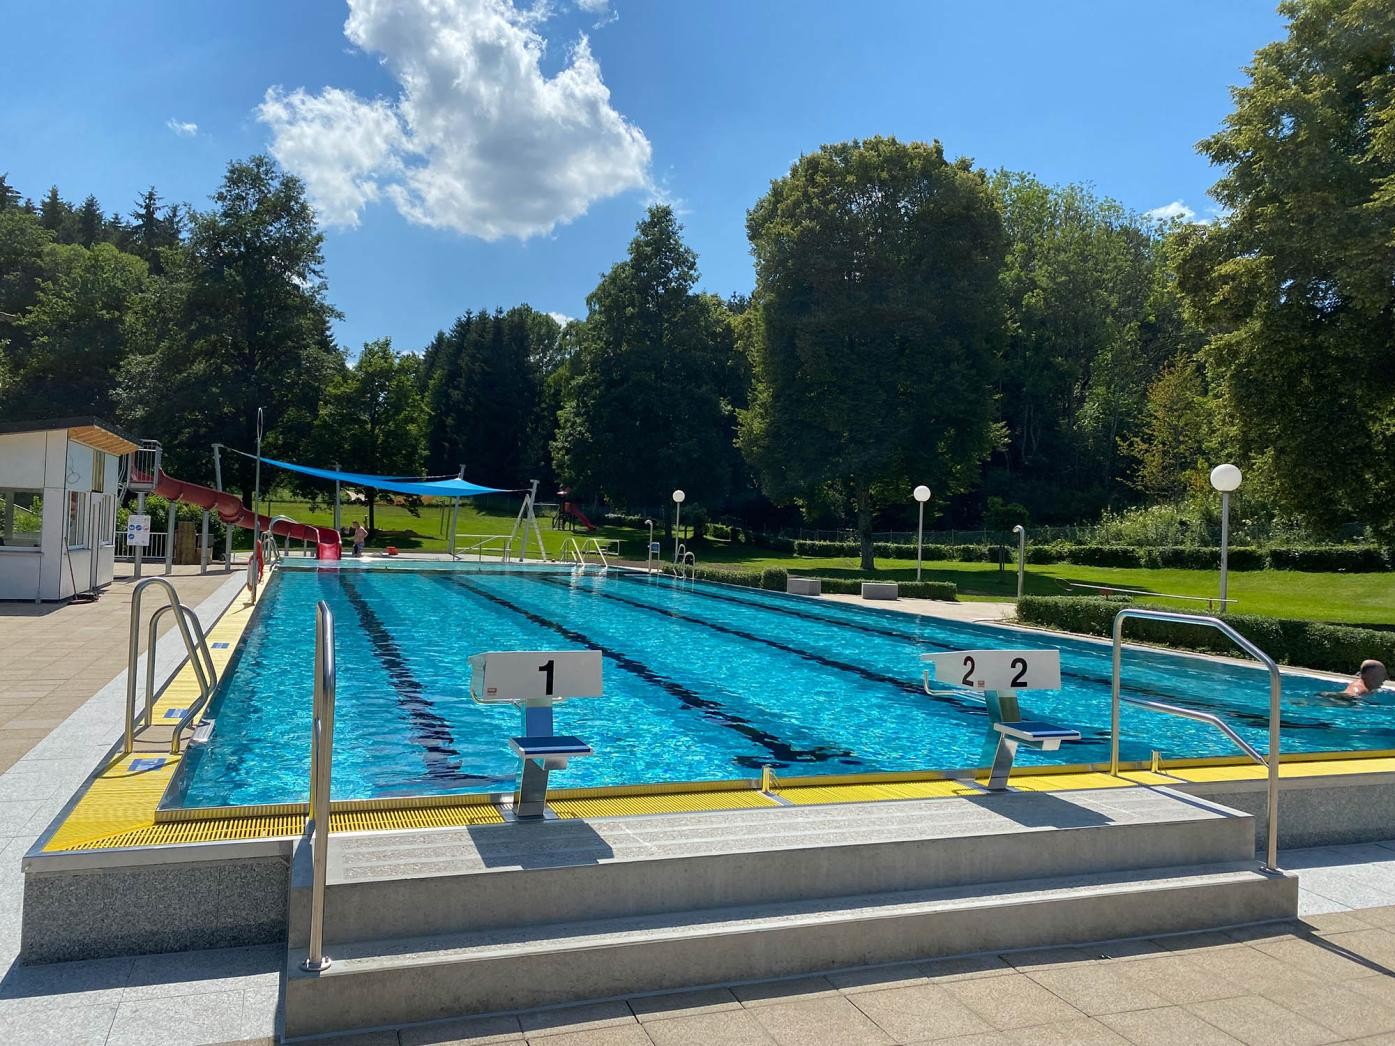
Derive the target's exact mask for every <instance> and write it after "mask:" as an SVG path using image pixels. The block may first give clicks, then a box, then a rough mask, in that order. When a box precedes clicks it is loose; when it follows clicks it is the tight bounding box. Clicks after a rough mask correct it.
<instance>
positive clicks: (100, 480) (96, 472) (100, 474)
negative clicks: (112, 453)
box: [92, 450, 107, 494]
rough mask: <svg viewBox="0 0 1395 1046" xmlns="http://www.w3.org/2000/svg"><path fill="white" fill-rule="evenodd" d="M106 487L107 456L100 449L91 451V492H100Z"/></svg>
mask: <svg viewBox="0 0 1395 1046" xmlns="http://www.w3.org/2000/svg"><path fill="white" fill-rule="evenodd" d="M106 489H107V456H106V455H105V454H103V453H102V452H101V451H100V450H94V451H93V452H92V493H94V494H100V493H102V492H103V491H105V490H106Z"/></svg>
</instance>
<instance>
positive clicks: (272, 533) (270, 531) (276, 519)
mask: <svg viewBox="0 0 1395 1046" xmlns="http://www.w3.org/2000/svg"><path fill="white" fill-rule="evenodd" d="M283 521H284V522H286V523H295V520H294V519H292V518H291V517H290V516H273V517H272V518H271V523H270V524H269V525H268V526H267V528H266V533H267V536H268V537H270V538H271V540H272V543H273V544H274V543H275V541H276V524H277V523H281V522H283ZM297 525H298V524H297ZM276 551H277V552H278V553H279V552H280V551H281V549H280V546H279V545H278V546H277V549H276ZM290 551H291V535H290V534H289V533H287V534H286V554H287V555H289V554H290Z"/></svg>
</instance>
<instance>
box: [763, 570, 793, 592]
mask: <svg viewBox="0 0 1395 1046" xmlns="http://www.w3.org/2000/svg"><path fill="white" fill-rule="evenodd" d="M789 576H790V575H789V571H788V570H782V569H781V568H779V567H766V568H765V569H764V570H762V571H761V572H760V587H761V588H765V589H769V590H770V591H771V592H783V591H784V590H785V582H787V581H788V580H789Z"/></svg>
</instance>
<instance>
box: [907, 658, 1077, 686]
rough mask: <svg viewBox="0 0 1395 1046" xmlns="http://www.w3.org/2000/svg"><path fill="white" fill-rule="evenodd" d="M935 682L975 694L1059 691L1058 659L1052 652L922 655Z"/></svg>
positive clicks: (1059, 664) (1059, 666)
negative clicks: (992, 691)
mask: <svg viewBox="0 0 1395 1046" xmlns="http://www.w3.org/2000/svg"><path fill="white" fill-rule="evenodd" d="M920 659H921V660H922V661H927V662H929V663H930V664H932V665H934V666H935V679H936V681H938V682H941V683H957V684H959V685H960V686H971V687H973V688H974V689H975V690H1059V689H1060V688H1061V655H1060V652H1059V651H1056V650H953V651H950V652H949V653H945V654H922V655H921V657H920Z"/></svg>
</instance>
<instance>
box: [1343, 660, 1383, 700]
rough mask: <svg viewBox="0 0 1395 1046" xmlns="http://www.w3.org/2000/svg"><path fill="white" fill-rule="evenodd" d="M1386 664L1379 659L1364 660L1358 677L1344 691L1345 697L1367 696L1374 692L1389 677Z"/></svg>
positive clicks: (1357, 674)
mask: <svg viewBox="0 0 1395 1046" xmlns="http://www.w3.org/2000/svg"><path fill="white" fill-rule="evenodd" d="M1389 678H1390V676H1389V674H1388V673H1387V672H1386V671H1385V666H1384V665H1383V664H1381V663H1380V662H1379V661H1362V662H1361V669H1360V671H1358V672H1357V673H1356V678H1355V679H1353V680H1352V681H1351V682H1350V683H1348V684H1347V688H1346V689H1345V690H1343V691H1342V696H1343V697H1367V696H1369V695H1370V694H1374V693H1375V692H1376V691H1377V690H1379V689H1380V688H1381V686H1382V685H1384V683H1385V681H1386V680H1387V679H1389Z"/></svg>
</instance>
